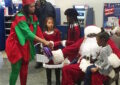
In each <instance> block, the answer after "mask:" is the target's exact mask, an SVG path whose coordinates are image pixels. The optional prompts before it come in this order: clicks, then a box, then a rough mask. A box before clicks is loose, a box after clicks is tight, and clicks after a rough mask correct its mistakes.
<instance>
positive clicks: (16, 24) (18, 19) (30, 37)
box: [6, 0, 44, 85]
mask: <svg viewBox="0 0 120 85" xmlns="http://www.w3.org/2000/svg"><path fill="white" fill-rule="evenodd" d="M34 2H35V1H34V0H23V6H25V5H29V4H32V3H34ZM29 20H30V23H28V22H27V18H26V17H25V15H24V14H23V13H22V12H19V13H18V14H17V15H16V16H15V19H14V21H13V23H12V25H11V30H10V35H9V37H8V38H7V40H6V53H7V56H8V59H9V61H10V62H11V69H12V72H11V74H10V81H9V82H10V85H15V84H16V81H17V78H18V74H19V72H20V82H21V85H26V82H27V72H28V64H29V61H30V60H32V59H33V58H34V55H35V48H34V38H35V35H37V36H38V37H40V38H44V37H43V35H42V32H41V30H40V27H39V23H38V20H37V18H36V16H35V15H31V16H30V17H29Z"/></svg>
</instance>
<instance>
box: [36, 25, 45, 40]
mask: <svg viewBox="0 0 120 85" xmlns="http://www.w3.org/2000/svg"><path fill="white" fill-rule="evenodd" d="M36 35H37V36H38V37H40V38H42V39H44V36H43V33H42V31H41V28H40V27H39V26H37V31H36Z"/></svg>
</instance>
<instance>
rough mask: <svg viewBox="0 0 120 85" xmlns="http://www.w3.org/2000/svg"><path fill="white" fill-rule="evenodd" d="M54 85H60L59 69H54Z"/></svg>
mask: <svg viewBox="0 0 120 85" xmlns="http://www.w3.org/2000/svg"><path fill="white" fill-rule="evenodd" d="M55 75H56V85H60V69H59V68H58V69H55Z"/></svg>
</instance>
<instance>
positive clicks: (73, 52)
mask: <svg viewBox="0 0 120 85" xmlns="http://www.w3.org/2000/svg"><path fill="white" fill-rule="evenodd" d="M83 40H84V38H81V39H79V40H78V41H77V42H76V43H74V44H72V45H70V46H67V47H65V48H63V50H62V51H63V54H64V56H65V57H67V56H69V57H73V56H77V55H78V51H79V48H80V46H81V43H82V42H83Z"/></svg>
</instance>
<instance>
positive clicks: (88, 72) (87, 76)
mask: <svg viewBox="0 0 120 85" xmlns="http://www.w3.org/2000/svg"><path fill="white" fill-rule="evenodd" d="M94 67H96V66H95V65H91V66H88V67H87V69H86V73H85V78H84V85H91V75H92V72H91V68H94Z"/></svg>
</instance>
